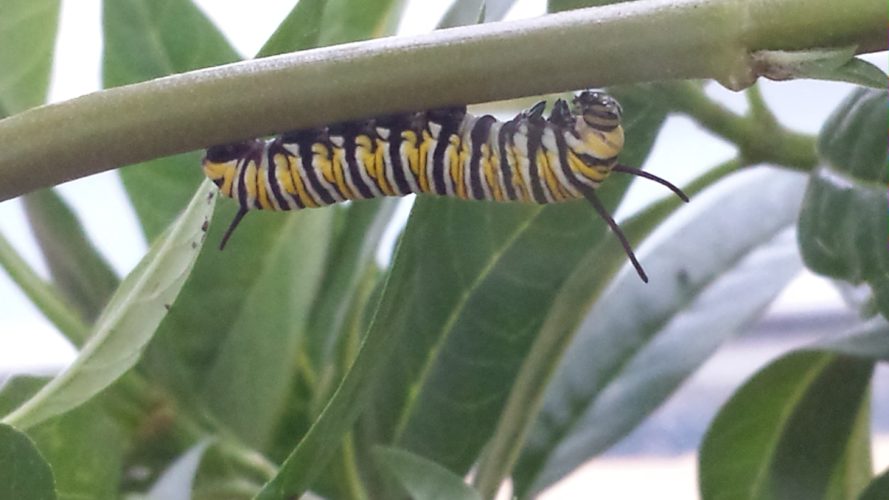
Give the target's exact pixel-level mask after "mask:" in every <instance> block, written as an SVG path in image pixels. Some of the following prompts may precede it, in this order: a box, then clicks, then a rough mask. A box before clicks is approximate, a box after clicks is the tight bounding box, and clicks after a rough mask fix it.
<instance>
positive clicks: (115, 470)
mask: <svg viewBox="0 0 889 500" xmlns="http://www.w3.org/2000/svg"><path fill="white" fill-rule="evenodd" d="M100 403H101V401H99V400H94V401H91V402H90V403H88V404H85V405H83V406H81V407H79V408H76V409H74V410H73V411H70V412H68V413H66V414H64V415H62V416H59V417H56V418H53V419H51V420H49V421H47V422H44V423H42V424H40V425H38V426H37V427H34V428H32V429H30V430H29V434H30V435H31V437H32V438H33V439H34V441H35V442H36V443H37V446H38V447H39V448H40V450H41V452H42V453H43V456H44V457H45V458H46V461H47V462H49V464H50V466H51V467H52V470H53V474H54V475H55V483H56V490H57V491H58V496H59V499H60V500H82V499H84V498H90V499H97V500H99V499H109V500H110V499H116V498H118V495H119V490H118V485H119V484H120V482H121V478H122V475H123V466H124V463H123V462H124V451H125V449H124V448H125V446H126V439H127V438H126V436H125V435H124V433H123V432H121V429H120V427H119V426H118V422H117V421H115V420H114V419H112V418H111V417H110V416H109V415H108V414H107V413H105V411H104V410H103V408H102V405H101V404H100Z"/></svg>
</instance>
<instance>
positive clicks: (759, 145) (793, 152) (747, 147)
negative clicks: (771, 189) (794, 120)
mask: <svg viewBox="0 0 889 500" xmlns="http://www.w3.org/2000/svg"><path fill="white" fill-rule="evenodd" d="M660 87H661V89H662V90H663V91H664V92H665V93H667V94H669V96H670V97H669V99H670V103H671V104H672V105H673V106H674V107H675V109H676V110H677V111H680V112H682V113H685V114H687V115H689V116H691V117H692V118H694V119H695V120H696V121H697V122H698V123H699V124H700V125H701V126H703V127H704V128H706V129H707V130H709V131H711V132H713V133H714V134H716V135H718V136H720V137H723V138H725V139H727V140H729V141H731V142H733V143H734V144H735V145H737V146H738V150H739V153H740V155H741V161H742V163H744V164H745V165H752V164H755V163H772V164H776V165H781V166H785V167H789V168H792V169H794V170H802V171H809V170H810V169H812V168H813V167H814V166H815V165H816V164H817V162H818V157H817V155H816V153H815V138H814V137H813V136H810V135H806V134H800V133H798V132H793V131H790V130H787V129H785V128H784V127H782V126H781V125H780V124H779V123H778V122H777V121H775V119H774V116H772V114H771V113H770V112H768V111H767V109H766V108H764V107H763V106H760V102H759V92H758V90H753V91H752V92H753V94H752V96H751V97H749V99H750V100H751V101H752V104H753V105H754V106H755V107H752V108H751V113H750V115H749V116H739V115H736V114H735V113H733V112H732V111H731V110H729V109H727V108H726V107H724V106H723V105H721V104H719V103H717V102H715V101H713V100H712V99H710V98H709V97H707V95H706V94H705V93H704V91H703V90H702V89H701V88H700V87H699V86H698V85H695V84H693V83H690V82H681V83H669V84H664V85H661V86H660ZM748 92H750V91H749V90H748Z"/></svg>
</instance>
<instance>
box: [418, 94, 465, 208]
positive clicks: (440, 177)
mask: <svg viewBox="0 0 889 500" xmlns="http://www.w3.org/2000/svg"><path fill="white" fill-rule="evenodd" d="M426 116H427V119H428V121H429V122H430V123H435V124H437V125H439V126H440V127H441V132H439V134H438V137H437V138H436V140H437V141H438V143H437V144H436V145H435V151H433V153H432V181H433V182H432V184H433V191H434V192H435V193H437V194H447V187H446V185H445V178H444V176H445V175H450V174H448V173H447V172H446V165H445V161H444V160H445V151H447V148H448V145H449V144H450V139H451V136H452V135H454V134H456V133H458V132H459V130H460V125H461V124H462V123H463V118H464V117H465V116H466V106H461V107H454V108H442V109H432V110H429V111H427V112H426ZM427 128H429V133H430V134H431V133H432V129H431V127H429V126H428V124H427Z"/></svg>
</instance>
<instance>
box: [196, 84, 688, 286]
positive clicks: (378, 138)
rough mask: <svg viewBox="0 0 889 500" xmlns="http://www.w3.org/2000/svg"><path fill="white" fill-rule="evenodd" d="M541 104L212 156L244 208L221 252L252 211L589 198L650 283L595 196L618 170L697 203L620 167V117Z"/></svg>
mask: <svg viewBox="0 0 889 500" xmlns="http://www.w3.org/2000/svg"><path fill="white" fill-rule="evenodd" d="M545 107H546V103H545V102H543V101H541V102H539V103H537V104H535V105H534V106H532V107H531V108H530V109H528V110H525V111H522V112H521V113H519V114H518V115H516V116H515V118H513V119H512V120H509V121H506V122H499V121H497V120H496V119H495V118H494V117H492V116H490V115H484V116H474V115H472V114H469V113H467V112H466V107H465V106H459V107H449V108H441V109H433V110H429V111H422V112H417V113H405V114H398V115H391V116H386V117H380V118H372V119H367V120H360V121H351V122H345V123H338V124H334V125H329V126H326V127H320V128H313V129H304V130H296V131H292V132H287V133H284V134H281V135H279V136H277V137H274V138H272V139H269V140H261V139H251V140H247V141H242V142H237V143H233V144H224V145H219V146H213V147H210V148H208V149H207V151H206V154H205V156H204V159H203V162H202V165H203V169H204V173H205V174H206V175H207V177H209V178H210V179H211V180H212V181H213V182H214V183H216V185H217V186H219V189H220V191H221V192H222V194H223V195H225V196H228V197H231V198H234V199H235V200H236V201H237V202H238V204H239V205H240V210H239V211H238V213H237V215H235V218H234V220H232V222H231V224H230V225H229V227H228V229H227V230H226V232H225V235H224V236H223V238H222V241H221V243H220V245H219V248H220V249H222V248H224V247H225V244H226V242H227V241H228V239H229V237H230V236H231V235H232V232H233V231H234V230H235V228H236V227H237V226H238V224H239V223H240V222H241V219H242V218H243V217H244V215H245V214H246V213H247V211H248V210H251V209H260V210H296V209H301V208H313V207H321V206H326V205H331V204H333V203H338V202H341V201H345V200H354V199H366V198H376V197H380V196H404V195H407V194H410V193H419V194H422V193H426V194H436V195H441V196H456V197H458V198H463V199H471V200H493V201H519V202H529V203H554V202H561V201H567V200H572V199H576V198H586V199H587V200H588V201H589V202H590V204H592V206H593V208H595V210H596V212H598V213H599V215H600V216H601V217H602V218H603V219H604V220H605V222H607V223H608V225H609V227H611V229H612V231H613V232H614V233H615V235H617V237H618V239H619V240H620V243H621V245H623V248H624V251H625V252H626V254H627V256H628V257H629V259H630V261H631V262H632V263H633V266H634V267H635V268H636V271H637V272H638V273H639V277H640V278H642V280H643V281H645V282H648V277H647V276H646V274H645V271H644V270H643V269H642V266H641V265H640V264H639V261H638V260H637V259H636V256H635V254H634V253H633V250H632V248H631V247H630V244H629V242H628V241H627V239H626V237H625V236H624V234H623V232H622V231H621V230H620V227H619V226H618V225H617V223H616V222H615V221H614V219H613V218H612V217H611V215H610V214H609V213H608V212H607V210H606V209H605V207H604V206H603V205H602V203H601V202H600V201H599V199H598V197H597V196H596V193H595V190H596V188H598V187H599V185H600V184H601V183H602V182H603V181H604V180H605V179H606V178H607V177H608V175H609V174H610V173H611V172H614V171H616V172H622V173H626V174H632V175H637V176H640V177H644V178H646V179H650V180H653V181H655V182H658V183H660V184H662V185H664V186H666V187H667V188H669V189H671V190H672V191H673V192H674V193H676V195H678V196H679V197H680V198H682V200H683V201H688V197H687V196H686V195H685V193H683V192H682V191H681V190H680V189H679V188H677V187H676V186H674V185H673V184H671V183H670V182H668V181H666V180H664V179H662V178H660V177H657V176H655V175H652V174H650V173H648V172H645V171H642V170H640V169H637V168H634V167H629V166H626V165H621V164H619V163H618V162H617V156H618V154H619V153H620V151H621V149H622V148H623V144H624V133H623V128H622V127H621V115H622V112H623V111H622V109H621V107H620V104H619V103H618V102H617V101H616V100H615V99H614V98H612V97H610V96H608V95H606V94H603V93H601V92H595V91H590V90H587V91H583V92H581V93H580V94H578V95H577V96H576V97H575V98H574V100H573V108H569V106H568V104H567V103H566V102H565V101H564V100H563V99H559V100H557V101H556V102H555V104H554V106H553V109H552V112H551V114H550V116H549V118H544V117H543V111H544V108H545Z"/></svg>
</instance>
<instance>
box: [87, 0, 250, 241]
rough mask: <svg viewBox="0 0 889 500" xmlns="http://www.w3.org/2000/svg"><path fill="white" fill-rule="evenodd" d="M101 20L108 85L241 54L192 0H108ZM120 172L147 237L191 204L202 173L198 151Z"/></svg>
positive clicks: (222, 61)
mask: <svg viewBox="0 0 889 500" xmlns="http://www.w3.org/2000/svg"><path fill="white" fill-rule="evenodd" d="M102 23H103V36H104V39H103V42H104V43H103V47H104V51H103V59H102V80H103V82H104V86H105V87H106V88H107V87H116V86H119V85H124V84H128V83H134V82H141V81H144V80H150V79H152V78H157V77H160V76H165V75H169V74H173V73H182V72H184V71H188V70H192V69H198V68H203V67H208V66H216V65H219V64H225V63H229V62H234V61H237V60H238V59H240V58H239V57H238V55H237V53H235V51H234V49H233V48H232V47H231V45H229V43H228V42H227V41H226V40H225V38H224V37H223V36H222V34H221V33H220V32H219V30H217V29H216V27H215V26H213V24H212V23H211V22H210V21H209V20H208V19H207V18H206V16H205V15H204V14H203V12H201V11H200V10H199V9H198V8H197V7H196V6H195V5H194V4H193V3H192V2H191V1H190V0H105V1H104V2H103V10H102ZM231 119H233V120H236V119H237V117H234V116H233V117H232V118H231ZM120 175H121V179H122V180H123V184H124V187H125V188H126V190H127V193H128V194H129V196H130V201H131V202H132V203H133V207H134V208H135V210H136V215H138V217H139V221H140V222H141V223H142V229H143V232H144V233H145V236H146V238H147V239H149V240H152V239H154V237H155V236H157V235H158V234H159V233H160V232H161V231H162V230H163V229H164V228H165V227H166V226H167V225H168V224H169V223H170V221H171V220H172V219H173V217H175V216H176V214H177V213H178V212H179V211H180V210H181V209H182V207H184V206H185V204H186V203H188V200H189V198H190V197H191V194H192V193H193V192H194V190H195V188H196V187H197V185H198V184H199V183H200V179H201V177H202V174H201V169H200V157H199V155H198V154H196V153H189V154H184V155H178V156H173V157H168V158H160V159H157V160H153V161H150V162H147V163H144V164H141V165H133V166H130V167H127V168H124V169H122V170H121V171H120Z"/></svg>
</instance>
